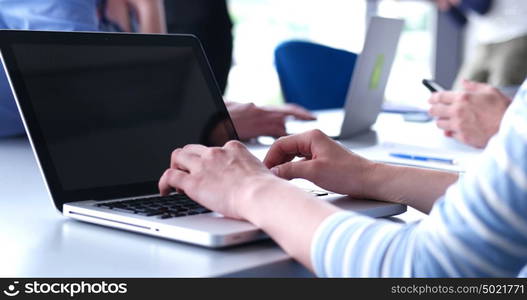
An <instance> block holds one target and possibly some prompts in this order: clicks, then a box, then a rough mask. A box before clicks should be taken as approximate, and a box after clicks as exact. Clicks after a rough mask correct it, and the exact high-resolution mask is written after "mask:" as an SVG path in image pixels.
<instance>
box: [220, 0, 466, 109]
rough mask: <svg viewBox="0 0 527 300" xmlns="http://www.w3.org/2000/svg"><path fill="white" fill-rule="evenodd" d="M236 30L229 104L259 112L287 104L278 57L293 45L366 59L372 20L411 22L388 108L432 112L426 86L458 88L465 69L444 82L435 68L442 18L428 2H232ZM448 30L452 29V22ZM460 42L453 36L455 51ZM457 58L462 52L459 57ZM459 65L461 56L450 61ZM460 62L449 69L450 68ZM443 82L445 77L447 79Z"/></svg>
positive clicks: (449, 74) (390, 87) (449, 73)
mask: <svg viewBox="0 0 527 300" xmlns="http://www.w3.org/2000/svg"><path fill="white" fill-rule="evenodd" d="M229 9H230V14H231V18H232V21H233V23H234V28H233V34H234V54H233V56H234V57H233V66H232V69H231V72H230V75H229V81H228V82H229V84H228V86H227V91H226V95H225V96H226V99H228V100H233V101H240V102H254V103H256V104H261V105H264V104H279V103H282V102H283V98H282V95H281V92H280V84H279V81H278V76H277V74H276V69H275V66H274V57H273V54H274V49H275V48H276V46H277V45H279V44H280V43H281V42H283V41H286V40H291V39H301V40H308V41H312V42H315V43H320V44H324V45H327V46H330V47H335V48H340V49H344V50H348V51H352V52H356V53H360V52H361V49H362V44H363V42H364V36H365V32H366V25H367V22H368V18H369V16H372V15H380V16H384V17H396V18H403V19H405V20H406V26H405V29H404V33H403V35H402V38H401V41H400V44H399V49H398V53H397V57H396V61H395V63H394V67H393V69H392V73H391V76H390V81H389V84H388V88H387V92H386V99H387V101H390V102H394V103H398V104H408V105H412V106H421V107H426V99H428V96H429V92H428V91H427V90H426V89H425V88H423V87H422V85H421V83H420V81H421V80H422V79H423V78H436V79H438V80H439V81H440V82H442V83H443V84H444V85H451V82H450V81H452V80H453V79H454V77H455V73H456V72H457V69H452V68H451V69H452V70H447V72H446V73H447V74H445V75H444V76H442V77H443V78H441V76H437V74H436V73H437V71H440V70H436V68H435V66H436V64H437V62H436V58H437V55H436V51H435V47H436V44H437V42H438V41H437V39H438V37H441V34H440V33H439V34H438V25H441V23H442V16H441V15H440V14H439V13H438V12H437V9H436V6H435V5H433V4H432V3H431V2H430V1H426V0H415V1H411V0H406V1H393V0H324V1H320V0H287V1H283V0H229ZM444 25H445V26H443V27H447V28H444V29H445V30H448V29H454V28H448V26H451V25H450V22H444ZM456 34H457V33H454V34H453V35H452V34H447V35H446V37H447V38H448V39H449V41H448V42H449V43H450V44H452V47H453V48H455V47H456V46H457V45H456ZM452 47H450V50H452V51H454V50H455V49H452ZM452 59H454V60H455V55H454V57H453V56H449V57H447V60H452ZM457 63H458V62H457V61H454V63H453V64H452V63H451V62H446V61H445V62H443V66H448V65H449V64H452V65H453V68H456V67H458V65H457V66H456V64H457ZM439 75H441V74H439Z"/></svg>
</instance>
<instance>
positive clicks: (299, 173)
mask: <svg viewBox="0 0 527 300" xmlns="http://www.w3.org/2000/svg"><path fill="white" fill-rule="evenodd" d="M309 164H310V163H309V161H295V162H287V163H284V164H281V165H278V166H275V167H273V168H271V172H272V173H273V174H274V175H276V176H278V177H280V178H283V179H287V180H290V179H295V178H304V179H308V177H310V175H311V174H309V170H310V169H311V168H310V166H309Z"/></svg>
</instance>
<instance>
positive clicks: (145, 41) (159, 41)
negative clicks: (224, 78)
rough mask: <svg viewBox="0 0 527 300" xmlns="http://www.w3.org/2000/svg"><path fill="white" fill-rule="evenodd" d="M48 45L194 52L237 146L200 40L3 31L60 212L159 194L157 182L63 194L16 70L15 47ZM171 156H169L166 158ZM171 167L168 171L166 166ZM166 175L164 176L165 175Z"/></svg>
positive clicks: (2, 42) (18, 94) (0, 42)
mask: <svg viewBox="0 0 527 300" xmlns="http://www.w3.org/2000/svg"><path fill="white" fill-rule="evenodd" d="M16 44H40V45H42V44H47V45H55V46H60V45H64V46H69V45H90V46H97V45H100V46H116V45H118V46H127V45H128V46H143V47H144V46H146V47H149V46H151V47H155V46H157V47H159V46H164V47H167V46H168V47H189V46H190V47H191V48H192V50H193V52H194V53H195V56H196V57H197V60H198V63H199V66H200V68H201V70H202V72H203V75H204V77H205V81H206V83H207V86H208V88H209V89H210V91H211V94H212V98H213V101H214V102H215V104H216V106H217V108H218V111H219V112H220V114H222V115H223V116H221V117H224V119H225V120H226V121H225V122H224V124H225V129H226V131H227V134H228V136H229V139H230V140H238V135H237V133H236V130H235V128H234V125H233V123H232V120H231V118H230V116H229V113H228V111H227V108H226V106H225V103H224V102H223V97H222V95H221V93H220V90H219V88H218V85H217V83H216V80H215V79H214V75H213V73H212V71H211V68H210V65H209V62H208V61H207V58H206V56H205V54H204V51H203V48H202V46H201V43H200V42H199V40H198V39H197V38H196V37H195V36H193V35H186V34H171V35H156V34H130V33H94V32H54V31H19V30H0V52H1V57H2V62H3V64H4V67H5V69H6V74H7V77H8V79H9V81H10V84H11V87H12V90H13V93H14V96H15V100H16V101H17V104H18V108H19V111H20V113H21V116H22V119H23V121H24V126H25V127H26V132H27V133H28V136H29V139H30V141H31V144H32V146H33V149H34V151H35V154H36V157H37V159H38V162H39V164H40V168H41V170H42V173H43V176H44V179H45V181H46V184H47V186H48V190H49V192H50V194H51V197H52V200H53V202H54V204H55V206H56V208H57V209H58V210H59V211H62V207H63V205H64V204H65V203H69V202H77V201H84V200H106V199H117V198H129V197H137V196H142V195H154V194H157V193H158V181H157V180H155V181H149V182H142V183H134V184H126V185H117V186H111V187H96V188H89V189H79V190H64V189H63V188H62V185H61V182H60V179H59V176H58V173H57V170H56V169H55V167H54V165H53V162H52V160H51V155H50V152H49V149H48V147H47V144H46V141H45V138H44V135H43V133H42V129H41V127H40V125H39V122H38V119H37V118H36V115H35V111H34V109H33V105H32V103H31V98H30V97H29V93H28V91H27V89H26V86H25V83H24V82H25V81H24V78H23V75H22V73H21V71H20V69H19V67H18V65H17V61H16V57H15V53H14V51H13V48H12V47H13V45H16ZM167 156H170V153H167ZM167 167H168V166H167ZM160 175H161V174H160Z"/></svg>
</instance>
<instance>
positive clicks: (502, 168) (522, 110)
mask: <svg viewBox="0 0 527 300" xmlns="http://www.w3.org/2000/svg"><path fill="white" fill-rule="evenodd" d="M480 159H481V160H480V163H479V164H478V167H477V168H475V169H473V170H470V171H469V172H467V173H466V174H465V175H464V176H463V177H462V178H461V179H459V180H458V182H456V183H455V184H454V185H452V186H451V187H450V188H449V189H448V190H447V192H446V194H445V195H444V196H443V197H442V198H441V199H439V200H438V201H437V202H436V204H435V205H434V208H433V209H432V211H431V213H430V216H428V217H427V218H425V219H424V220H423V221H420V222H416V223H411V224H396V223H392V222H389V221H386V220H376V219H372V218H369V217H365V216H360V215H358V214H355V213H350V212H338V213H335V214H333V215H331V216H329V217H328V218H326V220H324V221H323V222H322V224H320V225H319V227H318V228H317V230H316V232H315V236H314V237H313V241H312V247H311V260H312V263H313V266H314V269H315V272H316V274H317V275H318V276H323V277H348V276H349V277H381V276H382V277H479V276H485V277H486V276H498V277H514V276H517V275H518V273H519V272H520V271H521V269H522V268H523V267H524V266H525V265H526V264H527V83H526V84H524V86H523V88H522V90H521V91H520V92H519V93H518V95H517V98H516V99H515V101H514V102H513V104H511V107H510V108H509V110H508V111H507V113H506V115H505V117H504V120H503V122H502V124H501V129H500V132H499V133H498V134H497V135H496V136H495V137H494V138H493V139H492V140H491V142H490V143H489V145H488V147H487V149H486V150H485V152H484V153H483V154H482V155H481V158H480Z"/></svg>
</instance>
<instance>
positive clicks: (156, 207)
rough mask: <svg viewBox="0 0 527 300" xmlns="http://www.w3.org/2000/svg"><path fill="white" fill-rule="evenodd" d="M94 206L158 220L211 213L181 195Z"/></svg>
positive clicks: (323, 193)
mask: <svg viewBox="0 0 527 300" xmlns="http://www.w3.org/2000/svg"><path fill="white" fill-rule="evenodd" d="M305 191H306V192H309V193H311V194H313V195H314V196H317V197H321V196H326V195H328V193H327V192H326V191H318V190H308V189H306V190H305ZM95 206H96V207H102V208H107V209H111V210H114V211H119V212H124V213H129V214H136V215H140V216H146V217H156V218H159V219H170V218H177V217H184V216H193V215H199V214H206V213H209V212H211V211H210V210H209V209H207V208H205V207H203V206H201V205H199V204H198V203H197V202H195V201H193V200H191V199H190V198H189V197H188V196H186V195H183V194H175V195H170V196H165V197H160V196H157V197H150V198H140V199H130V200H123V201H114V202H107V203H99V204H96V205H95Z"/></svg>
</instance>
